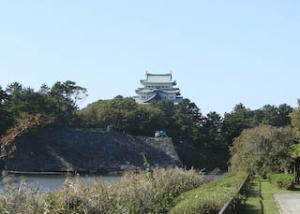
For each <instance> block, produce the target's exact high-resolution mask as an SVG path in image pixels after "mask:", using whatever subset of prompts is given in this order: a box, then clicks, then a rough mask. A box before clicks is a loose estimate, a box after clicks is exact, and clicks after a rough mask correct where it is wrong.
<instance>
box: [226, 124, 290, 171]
mask: <svg viewBox="0 0 300 214" xmlns="http://www.w3.org/2000/svg"><path fill="white" fill-rule="evenodd" d="M295 139H296V136H295V133H294V132H293V130H292V129H291V128H275V127H272V126H268V125H261V126H258V127H256V128H252V129H247V130H244V131H243V132H242V134H241V136H239V137H238V138H236V139H235V141H234V143H233V146H232V147H231V149H230V150H231V160H230V165H231V169H232V170H233V171H240V170H246V171H248V172H255V173H259V174H260V175H266V174H267V173H268V172H282V171H284V170H286V169H288V168H289V167H290V165H291V162H292V159H291V157H290V155H289V148H290V146H291V145H293V144H294V143H295Z"/></svg>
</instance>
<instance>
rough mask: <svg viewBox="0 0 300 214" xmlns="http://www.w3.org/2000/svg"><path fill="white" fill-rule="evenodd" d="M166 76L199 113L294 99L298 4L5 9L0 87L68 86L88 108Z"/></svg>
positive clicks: (0, 27)
mask: <svg viewBox="0 0 300 214" xmlns="http://www.w3.org/2000/svg"><path fill="white" fill-rule="evenodd" d="M145 70H148V71H149V72H154V73H156V72H158V73H164V72H168V71H169V70H172V71H173V72H174V75H175V78H176V79H177V82H178V84H179V87H180V88H181V90H182V94H183V96H184V97H187V98H190V99H191V100H192V101H194V102H196V103H197V104H198V105H199V107H200V108H201V109H202V111H203V112H205V113H206V112H208V111H217V112H220V113H223V112H225V111H227V112H228V111H230V110H231V109H232V108H233V106H234V105H235V104H237V103H239V102H242V103H244V104H245V105H246V106H248V107H250V108H258V107H261V106H263V105H264V104H267V103H270V104H275V105H278V104H280V103H288V104H290V105H292V106H295V105H296V103H297V98H300V90H299V89H300V1H297V0H294V1H292V0H285V1H283V0H251V1H250V0H249V1H246V0H245V1H244V0H236V1H231V0H223V1H221V0H219V1H218V0H205V1H204V0H194V1H189V0H186V1H182V0H169V1H165V0H151V1H149V0H148V1H146V0H135V1H131V0H126V1H124V0H119V1H115V0H110V1H104V0H1V1H0V85H2V86H6V85H7V84H8V83H11V82H13V81H19V82H21V83H22V84H24V85H25V86H32V87H34V88H38V87H39V86H40V85H41V84H42V83H46V84H48V85H51V84H53V83H54V82H55V81H57V80H60V81H64V80H68V79H70V80H74V81H76V82H77V83H78V84H79V85H81V86H84V87H86V88H87V89H88V91H89V97H88V99H87V100H86V101H85V102H84V103H82V104H81V105H82V106H84V105H86V104H87V103H89V102H92V101H95V100H97V99H100V98H102V99H106V98H112V97H114V96H115V95H118V94H122V95H124V96H132V95H134V90H135V89H136V88H137V87H138V86H139V80H140V79H143V78H144V73H145Z"/></svg>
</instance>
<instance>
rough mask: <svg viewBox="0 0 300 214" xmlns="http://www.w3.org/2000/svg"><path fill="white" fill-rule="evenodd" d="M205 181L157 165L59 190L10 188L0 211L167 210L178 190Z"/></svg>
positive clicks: (65, 213)
mask: <svg viewBox="0 0 300 214" xmlns="http://www.w3.org/2000/svg"><path fill="white" fill-rule="evenodd" d="M204 182H205V179H204V178H203V177H202V176H200V175H199V174H197V173H196V172H195V171H194V170H190V171H185V170H182V169H154V170H153V172H151V173H147V172H144V173H140V174H135V173H127V174H126V175H125V176H123V177H122V178H121V180H120V181H119V182H116V183H105V182H103V181H101V180H98V181H96V182H95V184H93V185H88V184H85V183H82V182H80V181H77V182H76V183H71V182H68V181H67V182H66V184H65V186H64V187H63V188H62V189H61V190H59V191H57V192H48V193H40V192H36V193H34V194H33V191H32V190H29V191H28V190H27V189H26V188H19V189H18V190H17V191H14V190H11V189H8V190H7V191H6V192H5V193H3V194H1V195H0V213H61V214H69V213H95V214H96V213H115V214H119V213H165V212H167V211H168V210H169V209H170V207H171V205H172V201H173V199H174V198H176V197H177V196H178V195H179V194H181V193H182V192H184V191H189V190H191V189H194V188H195V187H198V186H199V185H201V184H203V183H204Z"/></svg>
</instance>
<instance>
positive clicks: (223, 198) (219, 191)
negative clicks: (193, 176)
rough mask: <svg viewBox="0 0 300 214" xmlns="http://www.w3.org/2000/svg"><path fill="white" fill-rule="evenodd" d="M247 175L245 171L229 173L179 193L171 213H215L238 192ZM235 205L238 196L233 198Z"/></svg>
mask: <svg viewBox="0 0 300 214" xmlns="http://www.w3.org/2000/svg"><path fill="white" fill-rule="evenodd" d="M246 177H247V174H246V173H238V174H236V173H229V174H226V175H225V177H224V178H223V179H220V180H215V181H212V182H209V183H207V184H204V185H202V186H200V187H199V188H196V189H194V190H191V191H189V192H185V193H183V194H181V195H180V196H179V197H178V198H177V199H176V200H175V207H174V208H173V209H171V211H170V213H171V214H182V213H189V214H194V213H195V214H196V213H197V214H201V213H206V214H215V213H218V212H219V211H220V210H221V209H222V208H223V206H224V205H225V204H226V203H227V202H228V201H229V200H230V199H231V198H232V197H235V196H236V195H237V194H238V191H239V189H240V187H241V185H242V184H243V182H244V181H245V179H246ZM235 199H236V200H235V203H236V205H238V204H240V202H241V201H240V198H239V197H236V198H235Z"/></svg>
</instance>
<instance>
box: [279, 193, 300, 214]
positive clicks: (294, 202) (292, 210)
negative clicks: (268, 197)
mask: <svg viewBox="0 0 300 214" xmlns="http://www.w3.org/2000/svg"><path fill="white" fill-rule="evenodd" d="M274 198H275V200H276V201H277V202H278V204H279V206H280V213H281V214H299V213H300V194H293V193H281V194H275V195H274Z"/></svg>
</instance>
